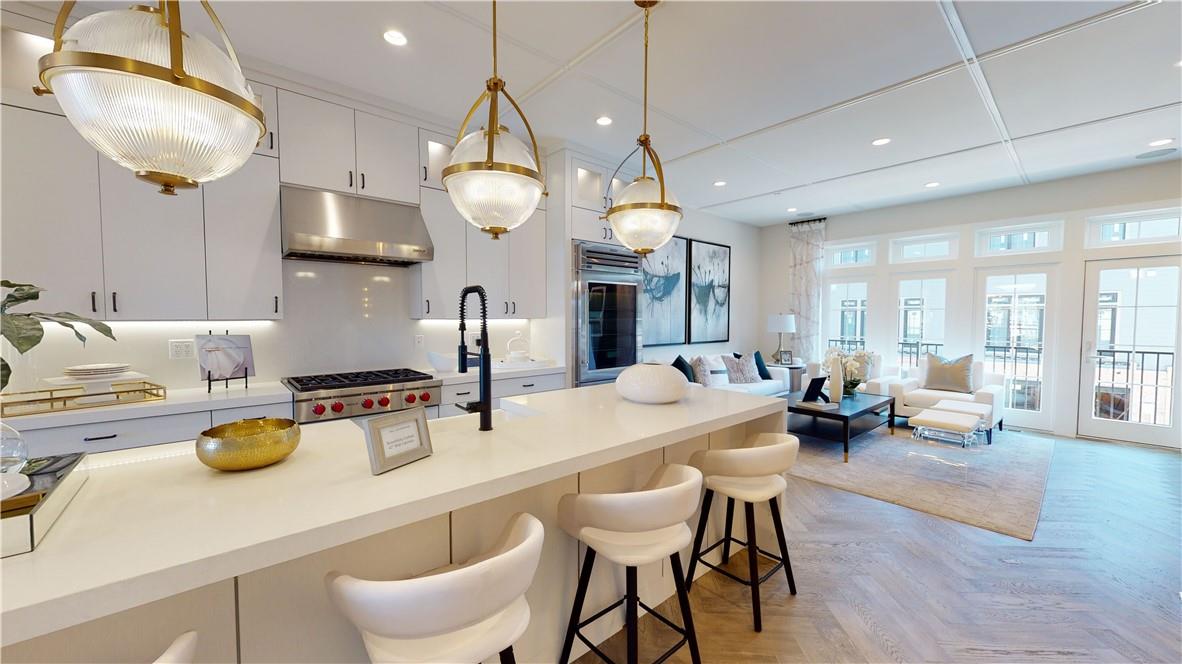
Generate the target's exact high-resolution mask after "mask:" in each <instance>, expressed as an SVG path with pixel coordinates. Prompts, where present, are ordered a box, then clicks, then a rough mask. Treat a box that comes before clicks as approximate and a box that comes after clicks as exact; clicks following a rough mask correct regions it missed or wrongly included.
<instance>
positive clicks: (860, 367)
mask: <svg viewBox="0 0 1182 664" xmlns="http://www.w3.org/2000/svg"><path fill="white" fill-rule="evenodd" d="M835 359H840V360H841V373H842V378H844V379H845V381H846V382H849V381H854V380H856V381H858V382H859V383H862V382H864V381H865V380H866V378H867V377H868V376H869V375H870V365H871V363H872V362H873V361H874V360H873V357H872V356H871V354H870V353H868V352H866V351H864V350H856V351H854V352H852V353H848V352H846V351H844V350H842V349H841V348H838V347H836V346H833V347H830V348H829V349H828V350H827V351H825V366H826V367H828V366H832V364H833V360H835Z"/></svg>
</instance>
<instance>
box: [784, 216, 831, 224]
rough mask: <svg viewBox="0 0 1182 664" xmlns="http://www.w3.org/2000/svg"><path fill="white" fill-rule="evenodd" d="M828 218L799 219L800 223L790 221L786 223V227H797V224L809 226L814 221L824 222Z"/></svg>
mask: <svg viewBox="0 0 1182 664" xmlns="http://www.w3.org/2000/svg"><path fill="white" fill-rule="evenodd" d="M828 218H829V217H813V218H812V219H801V220H800V221H790V222H788V225H789V226H797V225H799V224H811V223H813V222H814V221H825V220H827V219H828Z"/></svg>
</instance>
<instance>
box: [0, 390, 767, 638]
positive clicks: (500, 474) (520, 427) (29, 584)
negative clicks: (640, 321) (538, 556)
mask: <svg viewBox="0 0 1182 664" xmlns="http://www.w3.org/2000/svg"><path fill="white" fill-rule="evenodd" d="M502 402H503V404H504V408H505V410H504V411H498V412H497V419H496V422H495V429H494V430H493V431H489V432H480V431H477V429H476V417H475V416H471V415H470V416H461V417H452V418H445V419H442V420H434V421H432V422H430V431H431V441H432V446H433V448H434V454H433V455H432V456H431V457H429V458H426V459H423V460H421V461H418V462H415V463H413V464H410V465H407V466H404V467H402V468H398V469H395V470H392V471H390V472H387V473H385V474H383V475H379V476H376V477H375V476H373V475H371V474H370V469H369V459H368V455H367V452H366V450H365V442H364V440H365V439H364V434H363V432H362V430H361V428H360V427H359V426H358V425H357V424H356V423H355V422H353V421H350V420H340V421H334V422H324V423H318V424H310V425H305V426H304V427H303V435H302V440H301V443H300V446H299V448H298V449H297V450H296V451H295V453H294V454H292V456H291V457H289V458H288V459H286V460H285V461H283V462H281V463H279V464H276V465H275V466H271V467H268V468H263V469H259V470H254V471H247V472H243V473H220V472H217V471H214V470H211V469H209V468H207V467H205V466H203V465H202V464H201V463H200V462H199V461H198V460H197V459H196V457H195V454H194V445H193V443H192V442H182V443H172V444H168V445H158V446H154V447H150V448H139V449H133V450H122V451H118V452H108V453H104V454H96V455H94V456H92V457H91V458H90V462H91V477H90V480H89V481H88V482H87V484H86V486H84V487H83V489H82V491H80V492H79V494H78V496H77V497H76V498H75V499H74V501H73V503H72V504H71V505H70V506H69V507H68V508H67V509H66V511H65V512H64V514H63V515H62V517H61V518H60V519H59V521H58V522H57V523H56V524H55V525H54V526H53V528H52V529H51V530H50V532H49V534H48V535H47V536H46V538H45V540H44V541H42V543H41V545H40V546H38V548H37V549H36V550H34V551H33V552H32V553H28V554H23V555H19V556H14V557H11V558H6V559H4V560H3V561H0V575H2V582H0V583H2V590H3V594H2V595H0V609H2V611H3V613H2V621H3V631H2V636H3V644H4V645H7V644H10V643H16V642H19V641H23V640H26V639H29V638H33V637H36V636H40V635H43V634H47V633H49V632H53V631H56V630H58V629H62V628H65V627H69V626H72V625H76V624H80V623H83V622H87V621H89V620H93V619H95V618H99V617H102V616H105V615H110V614H113V613H117V612H119V611H123V610H126V609H129V608H132V607H135V606H139V605H141V604H145V603H147V602H151V601H154V600H158V599H162V598H165V597H169V596H172V595H176V594H178V593H182V592H185V591H188V590H192V589H194V588H199V587H201V586H204V585H207V584H210V583H214V582H217V581H220V580H224V579H228V578H232V577H234V576H238V575H241V574H246V573H248V572H252V571H255V570H259V569H262V568H264V567H268V566H271V565H275V564H278V563H282V562H286V561H289V560H293V559H295V558H298V557H300V556H304V555H307V554H310V553H315V552H317V551H322V550H325V549H329V548H332V547H335V546H339V545H342V544H346V543H348V542H352V541H355V540H359V539H361V538H364V537H368V536H370V535H374V534H377V533H380V532H384V531H386V530H390V529H392V528H397V527H400V526H403V525H406V524H410V523H414V522H417V521H421V520H424V519H427V518H430V517H433V516H437V515H440V514H445V513H447V512H449V511H452V510H455V509H459V508H463V507H466V506H469V505H474V504H477V503H480V502H483V501H487V500H490V499H493V498H497V497H499V496H504V495H507V494H510V493H513V492H515V491H519V490H522V489H525V488H528V487H532V486H537V485H540V484H544V483H546V482H549V481H552V480H556V479H559V478H562V477H565V476H568V475H571V474H574V473H578V472H582V471H586V470H589V469H591V468H596V467H599V466H602V465H605V464H608V463H612V462H614V461H618V460H621V459H626V458H629V457H632V456H635V455H637V454H641V453H644V452H647V451H650V450H654V449H658V448H661V447H665V446H667V445H670V444H673V443H676V442H680V441H683V440H687V439H690V438H694V437H697V436H701V435H705V434H707V433H710V432H711V431H717V430H719V429H723V428H726V427H730V426H734V425H737V424H741V423H743V422H747V421H750V420H754V419H757V418H759V417H763V416H767V415H775V414H778V413H782V412H783V411H784V402H783V401H782V400H780V399H775V398H771V397H760V396H753V395H748V394H743V393H739V392H730V391H725V390H710V389H704V388H697V387H695V388H694V389H691V391H690V395H689V396H687V397H686V398H685V399H683V400H682V401H681V402H678V403H675V404H669V405H661V406H653V405H643V404H636V403H631V402H627V401H624V400H623V399H621V398H620V397H619V396H618V395H617V394H616V392H615V389H614V386H613V385H599V386H593V387H585V388H580V389H571V390H558V391H554V392H544V393H539V394H533V395H527V396H519V397H510V398H506V399H503V400H502Z"/></svg>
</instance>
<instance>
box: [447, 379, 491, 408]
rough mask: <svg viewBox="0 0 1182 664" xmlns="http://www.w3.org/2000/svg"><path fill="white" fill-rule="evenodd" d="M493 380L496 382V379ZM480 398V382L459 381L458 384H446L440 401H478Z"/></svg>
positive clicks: (448, 402) (450, 402)
mask: <svg viewBox="0 0 1182 664" xmlns="http://www.w3.org/2000/svg"><path fill="white" fill-rule="evenodd" d="M493 382H494V383H495V382H496V381H493ZM479 398H480V383H459V384H456V385H444V386H443V392H442V396H441V397H440V399H441V400H440V402H439V403H441V404H453V403H461V402H468V401H476V400H477V399H479Z"/></svg>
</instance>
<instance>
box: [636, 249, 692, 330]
mask: <svg viewBox="0 0 1182 664" xmlns="http://www.w3.org/2000/svg"><path fill="white" fill-rule="evenodd" d="M688 245H689V241H688V240H686V239H685V238H683V237H674V238H673V239H672V240H669V241H668V242H666V243H665V246H663V247H661V248H660V249H657V250H656V251H654V252H653V253H651V254H649V255H647V256H645V257H644V259H643V260H642V261H641V262H640V278H641V299H640V301H641V307H642V309H641V312H640V313H641V318H642V322H641V326H642V327H641V339H642V340H643V341H644V345H645V346H646V347H649V346H669V345H675V344H684V343H686V331H687V330H686V328H687V325H688V321H687V316H686V302H687V301H688V296H687V293H686V284H687V282H688V279H687V278H686V269H687V266H688V261H687V258H688V253H687V249H688Z"/></svg>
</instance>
